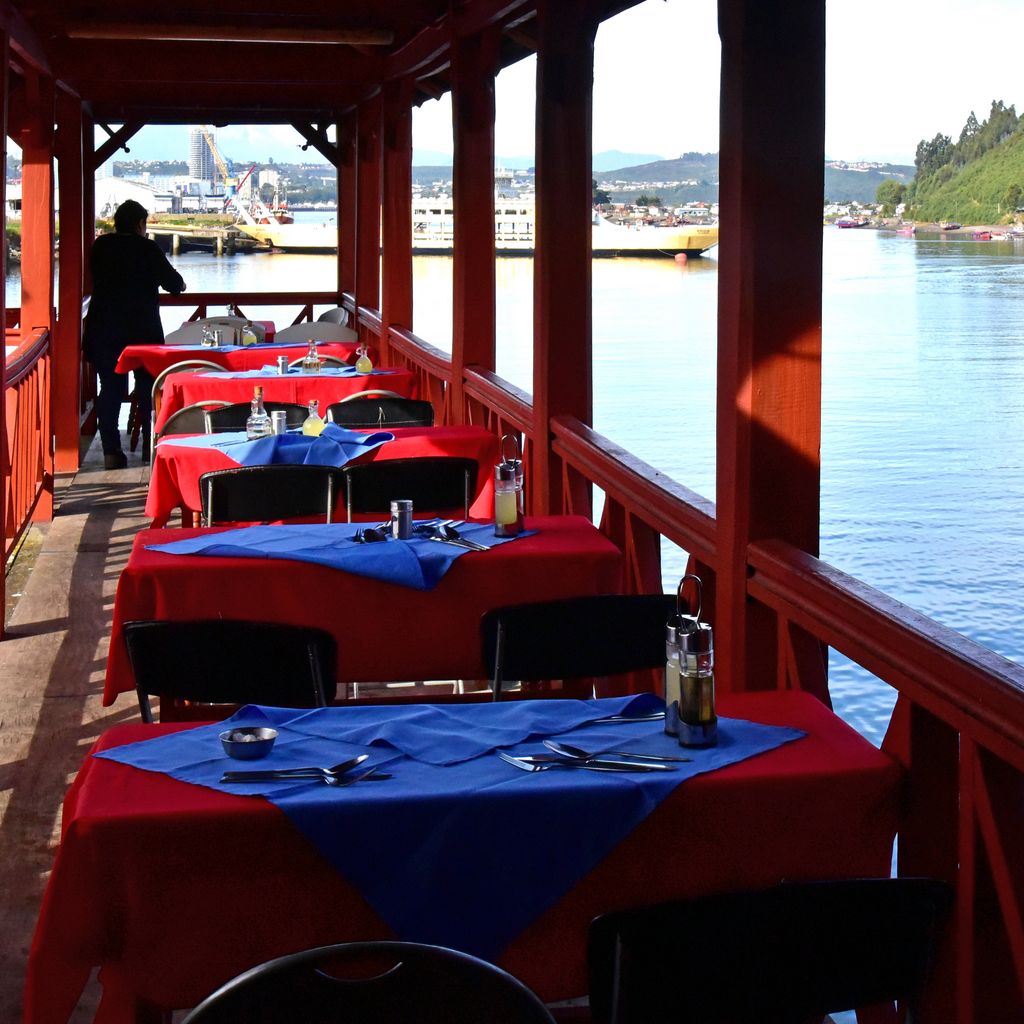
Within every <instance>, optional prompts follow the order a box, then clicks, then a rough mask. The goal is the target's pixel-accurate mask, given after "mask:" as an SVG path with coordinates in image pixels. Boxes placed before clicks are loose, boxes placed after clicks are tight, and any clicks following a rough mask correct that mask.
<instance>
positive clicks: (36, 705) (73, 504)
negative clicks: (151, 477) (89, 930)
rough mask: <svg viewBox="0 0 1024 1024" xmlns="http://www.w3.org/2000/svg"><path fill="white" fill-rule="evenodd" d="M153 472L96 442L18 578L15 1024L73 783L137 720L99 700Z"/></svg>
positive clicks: (9, 973)
mask: <svg viewBox="0 0 1024 1024" xmlns="http://www.w3.org/2000/svg"><path fill="white" fill-rule="evenodd" d="M148 473H149V471H148V468H146V467H144V466H143V464H142V462H141V460H140V459H139V456H138V455H137V454H136V455H129V466H128V468H127V469H124V470H118V471H116V472H106V471H105V470H104V469H103V456H102V453H101V451H100V448H99V444H98V442H96V443H94V444H93V445H92V447H91V448H90V449H89V452H88V453H87V455H86V458H85V460H84V462H83V465H82V469H81V470H80V471H79V472H78V473H77V474H75V475H73V476H70V475H69V476H68V477H65V478H62V479H60V480H58V484H57V495H56V503H57V512H56V514H55V516H54V519H53V522H52V523H50V524H46V525H44V526H42V527H41V528H37V529H34V530H33V538H32V540H33V542H32V543H30V544H28V545H26V549H25V550H26V555H25V558H24V560H23V564H22V565H21V566H18V565H17V563H16V567H17V569H18V571H17V572H14V573H12V574H11V576H10V577H9V581H10V582H15V581H16V586H15V590H16V591H18V592H20V596H18V597H17V599H16V600H15V601H14V602H13V604H14V607H13V611H11V612H10V614H9V617H8V619H7V621H8V626H9V629H10V631H11V633H12V634H13V635H12V637H11V639H9V640H7V641H5V642H4V643H2V644H0V1021H3V1022H10V1024H15V1022H16V1021H19V1020H20V1019H21V1010H22V985H23V982H24V976H25V963H26V959H27V956H28V949H29V945H30V943H31V941H32V932H33V929H34V927H35V922H36V916H37V914H38V910H39V903H40V900H41V897H42V893H43V889H44V887H45V885H46V879H47V876H48V874H49V871H50V866H51V863H52V861H53V854H54V849H55V846H56V843H57V838H58V834H59V829H60V808H61V801H62V800H63V797H64V793H65V790H66V789H67V786H68V783H69V782H70V781H71V779H72V778H73V777H74V773H75V771H76V770H77V768H78V766H79V764H80V763H81V761H82V758H83V757H84V755H85V752H86V751H87V750H88V749H89V747H90V745H91V744H92V742H93V741H94V740H95V739H96V737H97V736H98V735H99V734H100V733H101V732H102V731H103V730H104V729H107V728H109V727H110V726H111V725H114V724H117V723H119V722H126V721H134V720H137V719H138V708H137V706H136V705H135V704H134V703H133V702H131V701H128V700H122V701H119V702H118V704H116V705H115V706H114V707H113V708H103V707H102V706H101V703H100V701H101V695H102V689H103V671H104V667H105V665H106V659H107V646H108V643H109V638H110V621H111V612H112V609H113V603H114V589H115V587H116V585H117V578H118V575H119V574H120V572H121V569H122V568H123V566H124V563H125V561H126V560H127V557H128V552H129V551H130V550H131V543H132V538H133V537H134V536H135V533H136V532H137V531H138V530H139V529H140V528H142V527H143V526H145V525H147V521H146V520H145V519H144V518H143V515H142V508H143V504H144V502H145V494H146V487H145V484H146V481H147V480H148ZM24 562H30V563H31V569H30V571H29V572H28V573H27V574H26V573H25V571H24V568H25V566H24ZM10 603H11V602H9V604H10ZM97 992H98V987H97V986H96V985H95V984H94V985H92V986H90V990H89V991H88V992H87V994H86V997H84V998H83V1000H82V1003H81V1004H80V1006H79V1008H78V1011H77V1013H76V1015H75V1017H74V1018H73V1019H74V1021H75V1022H76V1024H77V1022H84V1021H90V1020H92V1016H93V1012H94V1010H95V1002H96V998H97Z"/></svg>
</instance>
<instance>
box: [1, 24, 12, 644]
mask: <svg viewBox="0 0 1024 1024" xmlns="http://www.w3.org/2000/svg"><path fill="white" fill-rule="evenodd" d="M9 67H10V64H9V59H8V35H7V32H6V31H5V30H4V28H3V27H2V26H0V140H2V142H3V152H4V166H5V167H6V166H7V93H8V87H7V76H8V74H9ZM0 210H3V211H6V210H7V175H6V174H0ZM3 224H4V238H3V245H2V246H0V278H2V279H3V280H4V281H6V280H7V230H6V228H7V218H6V215H5V216H4V218H3ZM6 323H7V300H6V297H5V295H4V289H3V288H0V335H3V334H4V332H5V325H6ZM6 364H7V354H6V350H5V352H4V358H3V359H0V556H5V555H6V550H7V536H6V526H7V486H8V485H7V480H8V477H9V475H10V472H11V467H10V466H9V465H8V464H7V461H6V460H7V459H8V457H9V456H8V453H9V452H10V450H11V439H10V438H9V437H8V436H7V401H6V399H7V365H6ZM6 578H7V564H6V557H4V564H3V565H2V566H0V608H3V609H4V613H0V640H3V638H4V620H5V618H6V614H5V613H6V609H7V588H6Z"/></svg>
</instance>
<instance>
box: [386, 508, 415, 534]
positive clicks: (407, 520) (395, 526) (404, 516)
mask: <svg viewBox="0 0 1024 1024" xmlns="http://www.w3.org/2000/svg"><path fill="white" fill-rule="evenodd" d="M391 536H392V537H394V538H395V540H409V539H410V538H411V537H412V501H410V500H409V499H408V498H396V499H395V500H394V501H392V502H391Z"/></svg>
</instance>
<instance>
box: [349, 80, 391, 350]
mask: <svg viewBox="0 0 1024 1024" xmlns="http://www.w3.org/2000/svg"><path fill="white" fill-rule="evenodd" d="M380 114H381V99H380V95H379V94H378V95H377V96H374V97H373V98H372V99H369V100H367V101H366V102H365V103H361V104H360V105H359V150H358V154H357V160H358V163H357V174H358V182H357V190H358V193H357V196H356V206H357V212H356V303H357V304H358V305H360V306H368V307H369V308H371V309H380V185H381V181H380ZM386 345H387V341H386V339H385V338H381V348H382V350H383V349H384V348H386ZM382 354H383V352H382Z"/></svg>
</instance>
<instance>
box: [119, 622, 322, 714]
mask: <svg viewBox="0 0 1024 1024" xmlns="http://www.w3.org/2000/svg"><path fill="white" fill-rule="evenodd" d="M123 633H124V640H125V646H126V647H127V649H128V658H129V660H130V661H131V666H132V672H133V673H134V674H135V689H136V692H137V694H138V697H139V709H140V711H141V712H142V719H143V721H144V722H152V721H153V712H152V708H151V706H150V703H149V697H150V695H151V694H152V695H158V696H159V697H160V698H161V718H162V719H163V720H165V721H169V720H173V718H174V717H176V716H174V715H173V714H169V708H173V703H171V702H169V701H168V700H166V699H165V698H173V699H174V700H177V701H183V700H185V701H200V702H202V703H204V704H227V705H231V706H234V705H237V704H250V703H251V704H271V705H276V706H278V707H294V708H313V707H324V706H325V704H326V703H327V701H328V700H333V699H334V696H335V693H336V684H335V671H336V665H337V644H336V642H335V640H334V637H333V636H331V634H330V633H326V632H324V631H323V630H319V629H309V628H306V627H302V626H286V625H282V624H281V623H277V622H246V621H237V620H231V619H208V620H196V621H185V622H168V621H159V622H156V621H140V622H126V623H125V624H124V626H123ZM202 714H203V716H204V717H207V718H215V717H217V716H216V715H215V714H211V713H210V711H209V709H207V708H204V709H203V711H202Z"/></svg>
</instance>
